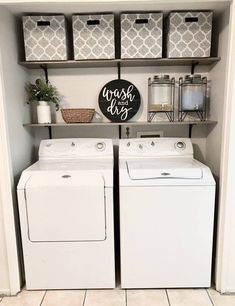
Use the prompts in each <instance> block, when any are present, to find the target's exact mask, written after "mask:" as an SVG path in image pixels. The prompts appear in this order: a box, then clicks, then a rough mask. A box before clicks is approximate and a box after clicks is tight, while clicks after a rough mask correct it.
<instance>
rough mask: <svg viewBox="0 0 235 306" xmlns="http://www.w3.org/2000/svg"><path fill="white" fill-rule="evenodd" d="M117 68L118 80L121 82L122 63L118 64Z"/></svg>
mask: <svg viewBox="0 0 235 306" xmlns="http://www.w3.org/2000/svg"><path fill="white" fill-rule="evenodd" d="M117 68H118V79H119V80H120V79H121V63H120V62H118V63H117Z"/></svg>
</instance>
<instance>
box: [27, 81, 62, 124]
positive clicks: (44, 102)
mask: <svg viewBox="0 0 235 306" xmlns="http://www.w3.org/2000/svg"><path fill="white" fill-rule="evenodd" d="M25 89H26V92H27V93H28V101H27V103H28V104H29V103H31V102H38V105H37V117H38V123H51V110H50V105H49V104H48V102H52V103H54V104H55V108H56V111H58V110H59V100H60V99H59V93H58V91H57V88H56V87H55V86H53V85H51V84H50V83H49V82H46V81H45V80H44V79H37V80H36V81H35V83H27V84H26V86H25Z"/></svg>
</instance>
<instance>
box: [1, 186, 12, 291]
mask: <svg viewBox="0 0 235 306" xmlns="http://www.w3.org/2000/svg"><path fill="white" fill-rule="evenodd" d="M3 222H4V220H3V210H2V194H1V190H0V295H1V294H6V293H9V288H10V285H9V271H8V262H7V251H6V241H5V229H4V223H3Z"/></svg>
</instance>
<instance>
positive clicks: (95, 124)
mask: <svg viewBox="0 0 235 306" xmlns="http://www.w3.org/2000/svg"><path fill="white" fill-rule="evenodd" d="M216 123H217V121H214V120H207V121H183V122H180V121H174V122H169V121H155V122H145V121H139V122H133V121H130V122H90V123H63V122H61V123H50V124H37V123H26V124H23V126H25V127H71V126H109V127H110V126H121V125H123V126H131V125H132V126H133V125H147V126H151V125H152V126H154V125H215V124H216Z"/></svg>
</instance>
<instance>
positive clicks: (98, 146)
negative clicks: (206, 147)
mask: <svg viewBox="0 0 235 306" xmlns="http://www.w3.org/2000/svg"><path fill="white" fill-rule="evenodd" d="M96 149H97V150H98V151H103V150H104V149H105V143H104V142H97V144H96Z"/></svg>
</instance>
